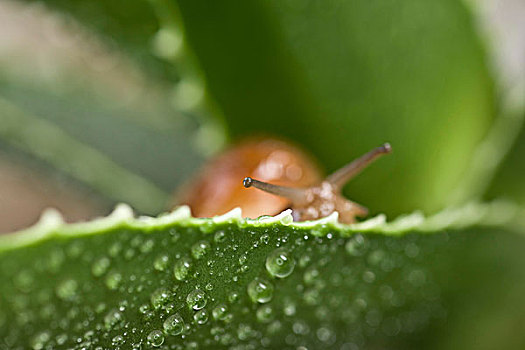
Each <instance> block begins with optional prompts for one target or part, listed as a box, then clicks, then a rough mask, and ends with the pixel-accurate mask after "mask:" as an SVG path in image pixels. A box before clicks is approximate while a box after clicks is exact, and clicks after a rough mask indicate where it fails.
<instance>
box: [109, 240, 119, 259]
mask: <svg viewBox="0 0 525 350" xmlns="http://www.w3.org/2000/svg"><path fill="white" fill-rule="evenodd" d="M121 250H122V245H121V244H120V243H119V242H115V243H113V244H112V245H111V246H110V247H109V250H108V254H109V256H111V257H113V258H115V257H116V256H117V255H118V254H119V253H120V251H121Z"/></svg>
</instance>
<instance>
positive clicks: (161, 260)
mask: <svg viewBox="0 0 525 350" xmlns="http://www.w3.org/2000/svg"><path fill="white" fill-rule="evenodd" d="M168 263H169V257H168V256H167V255H165V254H163V255H160V256H158V257H157V258H156V259H155V261H154V262H153V268H154V269H155V270H157V271H164V270H166V267H168Z"/></svg>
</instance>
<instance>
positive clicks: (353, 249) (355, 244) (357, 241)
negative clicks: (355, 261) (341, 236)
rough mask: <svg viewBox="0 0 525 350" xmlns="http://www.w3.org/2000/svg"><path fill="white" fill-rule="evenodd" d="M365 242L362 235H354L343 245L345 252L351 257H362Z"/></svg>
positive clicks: (364, 250)
mask: <svg viewBox="0 0 525 350" xmlns="http://www.w3.org/2000/svg"><path fill="white" fill-rule="evenodd" d="M366 248H367V247H366V241H365V238H364V237H363V235H360V234H357V235H354V237H352V238H351V239H350V240H349V241H348V242H347V243H346V245H345V249H346V252H347V253H348V254H350V255H351V256H362V255H363V254H364V253H365V252H366Z"/></svg>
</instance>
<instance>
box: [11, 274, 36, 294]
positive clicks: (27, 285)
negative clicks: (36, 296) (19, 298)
mask: <svg viewBox="0 0 525 350" xmlns="http://www.w3.org/2000/svg"><path fill="white" fill-rule="evenodd" d="M14 282H15V285H16V287H17V288H18V289H20V290H21V291H22V292H29V291H31V289H32V287H33V282H34V278H33V275H32V274H31V273H30V272H28V271H21V272H20V273H18V274H17V275H16V276H15V280H14Z"/></svg>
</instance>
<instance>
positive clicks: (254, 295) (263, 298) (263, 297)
mask: <svg viewBox="0 0 525 350" xmlns="http://www.w3.org/2000/svg"><path fill="white" fill-rule="evenodd" d="M248 295H249V296H250V299H252V301H253V302H255V303H261V304H263V303H267V302H269V301H270V300H272V297H273V285H272V284H271V283H270V282H269V281H267V280H265V279H263V278H255V279H254V280H253V281H251V282H250V284H248Z"/></svg>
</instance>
